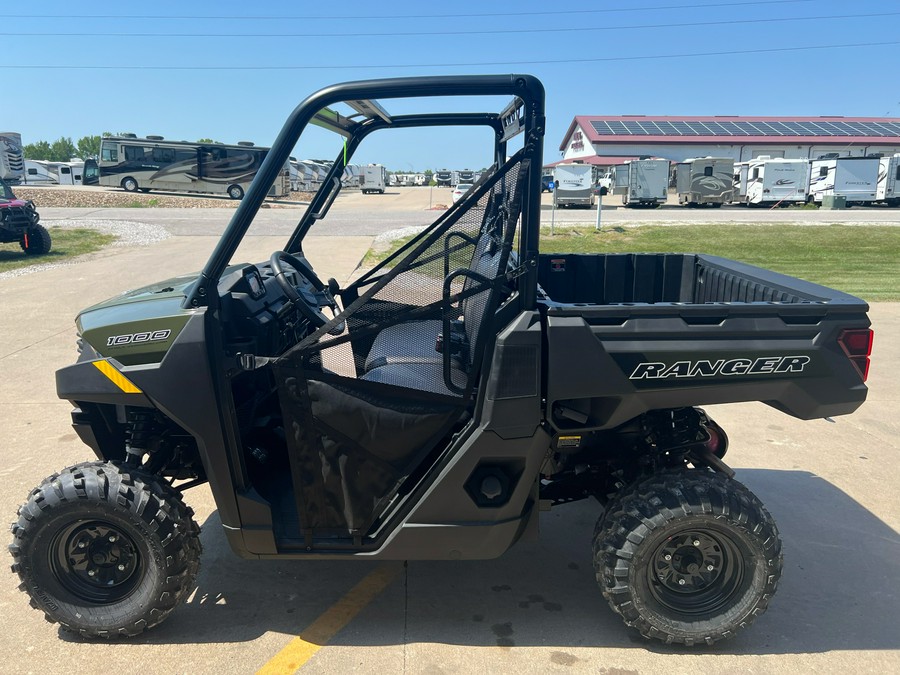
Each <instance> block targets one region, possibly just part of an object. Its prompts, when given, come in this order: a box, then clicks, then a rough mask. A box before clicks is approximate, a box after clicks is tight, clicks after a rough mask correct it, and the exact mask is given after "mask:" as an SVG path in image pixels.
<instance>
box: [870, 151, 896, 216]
mask: <svg viewBox="0 0 900 675" xmlns="http://www.w3.org/2000/svg"><path fill="white" fill-rule="evenodd" d="M878 163H879V167H878V186H877V187H876V188H875V201H878V202H881V203H883V204H887V205H888V206H900V153H898V154H896V155H891V156H890V157H882V158H881V159H880V160H879V162H878Z"/></svg>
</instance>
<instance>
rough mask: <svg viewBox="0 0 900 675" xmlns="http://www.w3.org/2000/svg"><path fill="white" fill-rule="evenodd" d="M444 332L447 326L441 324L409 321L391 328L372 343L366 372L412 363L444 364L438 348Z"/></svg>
mask: <svg viewBox="0 0 900 675" xmlns="http://www.w3.org/2000/svg"><path fill="white" fill-rule="evenodd" d="M442 330H443V324H442V323H441V322H440V321H438V320H427V321H408V322H407V323H398V324H397V325H395V326H388V327H387V328H385V329H384V330H382V331H381V332H380V333H378V335H377V336H376V337H375V342H373V343H372V348H371V349H370V350H369V355H368V356H367V357H366V371H369V370H372V369H373V368H378V367H379V366H384V365H387V364H389V363H394V362H398V361H405V360H410V359H412V360H418V359H434V360H436V361H437V362H439V363H440V361H441V354H440V352H438V351H435V348H434V347H435V344H436V342H437V336H438V335H439V334H440V333H441V331H442Z"/></svg>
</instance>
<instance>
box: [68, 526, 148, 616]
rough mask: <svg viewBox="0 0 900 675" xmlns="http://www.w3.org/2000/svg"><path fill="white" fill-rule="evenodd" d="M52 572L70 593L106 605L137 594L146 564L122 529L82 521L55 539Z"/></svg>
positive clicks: (84, 599)
mask: <svg viewBox="0 0 900 675" xmlns="http://www.w3.org/2000/svg"><path fill="white" fill-rule="evenodd" d="M50 568H51V570H52V571H53V574H54V576H55V577H56V579H57V580H58V581H59V583H60V584H61V585H62V587H63V588H65V589H66V590H67V591H68V592H70V593H72V594H73V595H75V596H77V597H78V598H79V599H80V600H83V601H85V602H89V603H93V604H98V605H103V604H110V603H113V602H118V601H119V600H122V599H123V598H125V597H127V596H128V595H130V594H131V592H132V591H134V589H135V588H136V587H137V585H138V583H139V582H140V579H141V577H142V576H143V572H144V560H143V557H142V556H141V554H140V550H139V549H138V546H137V545H136V544H135V542H134V540H133V539H132V538H131V537H130V536H129V535H128V534H127V533H126V532H125V531H123V530H122V529H121V528H119V527H117V526H116V525H113V524H111V523H108V522H105V521H101V520H91V521H79V522H76V523H73V524H71V525H69V526H68V527H66V528H64V529H63V530H62V531H60V533H59V534H58V535H57V536H56V538H55V539H54V542H53V546H52V548H51V557H50Z"/></svg>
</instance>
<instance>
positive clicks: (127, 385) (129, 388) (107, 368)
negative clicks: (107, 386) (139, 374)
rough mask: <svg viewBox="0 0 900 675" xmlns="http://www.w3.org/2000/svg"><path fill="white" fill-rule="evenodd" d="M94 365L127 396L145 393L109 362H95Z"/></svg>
mask: <svg viewBox="0 0 900 675" xmlns="http://www.w3.org/2000/svg"><path fill="white" fill-rule="evenodd" d="M94 365H95V366H97V370H99V371H100V372H101V373H103V374H104V375H106V377H108V378H109V379H110V381H112V383H113V384H114V385H116V386H117V387H118V388H119V389H121V390H122V391H124V392H125V393H126V394H142V393H143V392H142V391H141V390H140V389H138V388H137V387H136V386H135V385H134V383H133V382H132V381H131V380H129V379H128V378H127V377H125V376H124V375H123V374H122V373H120V372H119V371H118V370H116V368H115V366H114V365H113V364H111V363H110V362H109V361H94Z"/></svg>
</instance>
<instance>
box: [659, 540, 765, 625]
mask: <svg viewBox="0 0 900 675" xmlns="http://www.w3.org/2000/svg"><path fill="white" fill-rule="evenodd" d="M751 577H752V575H751V574H750V573H749V571H748V568H747V564H746V562H745V558H744V555H743V552H742V549H741V547H740V546H739V545H738V543H737V542H735V541H734V540H733V539H732V538H731V537H730V536H728V535H727V534H725V533H724V532H718V531H713V530H710V529H700V528H697V529H689V530H682V531H681V532H678V533H676V534H673V535H671V536H669V537H668V538H666V539H665V540H664V541H663V542H661V543H660V544H659V545H658V546H657V547H656V550H655V551H654V552H653V555H652V556H651V558H650V565H648V567H647V582H648V586H649V589H650V594H651V596H652V597H653V599H654V600H656V602H658V603H659V604H660V605H661V606H662V607H663V608H665V609H667V610H669V611H670V612H675V613H676V614H679V615H681V616H682V617H685V618H688V619H692V620H697V619H702V618H703V617H704V616H712V615H716V614H720V613H721V612H722V611H723V610H725V609H727V608H728V607H729V606H730V605H732V604H733V603H735V602H736V601H737V600H738V599H739V598H740V597H742V596H743V594H744V592H745V591H746V589H747V588H748V586H749V584H750V582H751Z"/></svg>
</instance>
